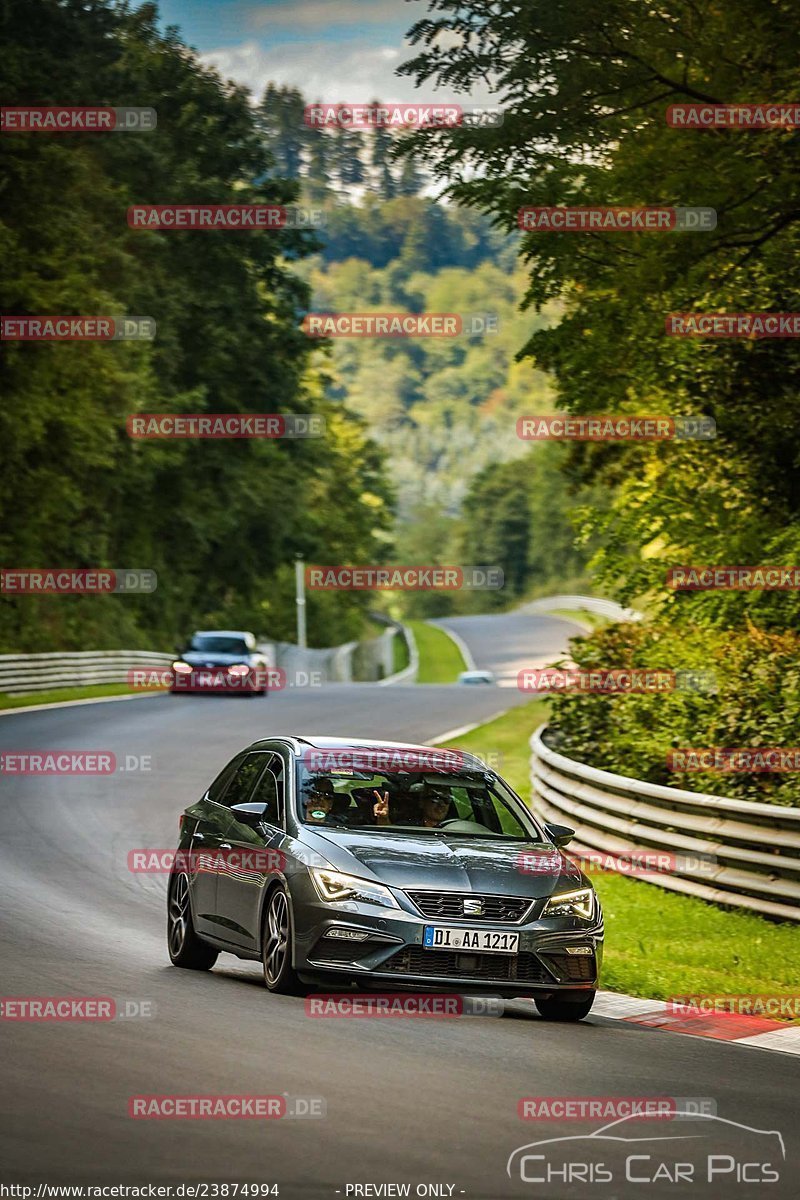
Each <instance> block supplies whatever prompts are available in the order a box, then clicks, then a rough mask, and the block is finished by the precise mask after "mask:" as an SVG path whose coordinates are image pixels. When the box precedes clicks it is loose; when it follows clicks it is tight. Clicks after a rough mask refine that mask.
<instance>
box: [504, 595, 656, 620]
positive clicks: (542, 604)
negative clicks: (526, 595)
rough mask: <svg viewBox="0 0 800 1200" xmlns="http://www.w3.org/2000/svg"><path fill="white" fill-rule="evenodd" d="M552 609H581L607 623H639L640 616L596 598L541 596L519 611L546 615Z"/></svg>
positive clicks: (613, 603) (637, 613)
mask: <svg viewBox="0 0 800 1200" xmlns="http://www.w3.org/2000/svg"><path fill="white" fill-rule="evenodd" d="M554 608H567V609H583V610H584V611H585V612H593V613H597V614H598V616H601V617H608V619H609V621H641V619H642V614H641V613H640V612H637V611H636V609H635V608H623V606H622V605H621V604H617V602H616V600H600V599H598V597H597V596H543V597H542V599H541V600H531V601H530V602H529V603H528V604H523V606H522V609H521V611H522V612H526V613H536V612H540V613H548V612H552V610H553V609H554Z"/></svg>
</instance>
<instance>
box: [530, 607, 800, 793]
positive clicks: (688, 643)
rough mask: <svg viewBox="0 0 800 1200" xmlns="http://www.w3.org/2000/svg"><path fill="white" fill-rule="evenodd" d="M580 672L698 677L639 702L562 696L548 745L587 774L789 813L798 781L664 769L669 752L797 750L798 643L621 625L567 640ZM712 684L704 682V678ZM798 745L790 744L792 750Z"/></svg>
mask: <svg viewBox="0 0 800 1200" xmlns="http://www.w3.org/2000/svg"><path fill="white" fill-rule="evenodd" d="M570 646H571V650H572V654H573V657H574V660H575V662H576V663H577V664H578V665H579V666H581V667H584V668H615V667H624V668H631V667H639V668H650V669H660V670H676V671H684V670H685V671H688V672H692V673H695V672H696V673H697V675H698V679H697V681H696V682H695V685H694V687H693V688H686V689H680V690H675V691H663V692H651V693H647V694H644V695H632V694H628V695H596V694H585V695H583V694H576V695H560V696H558V697H557V698H556V699H555V700H554V702H553V719H552V723H551V726H550V736H549V738H548V740H549V743H550V745H552V746H553V747H554V748H555V749H558V750H559V751H561V752H562V753H564V754H567V755H569V756H570V757H573V758H577V759H579V760H581V761H583V762H587V763H590V764H591V765H592V766H596V767H602V768H604V769H606V770H610V771H616V772H618V773H619V774H622V775H631V776H635V777H636V778H638V779H644V780H647V781H649V782H652V783H660V784H668V785H672V786H673V787H681V788H687V789H689V790H691V791H705V792H711V793H715V794H717V795H721V796H733V797H738V798H740V799H744V800H754V801H756V800H757V801H761V802H766V803H768V804H781V805H785V806H794V805H797V804H798V801H799V800H800V773H797V772H780V773H758V772H748V773H745V772H741V773H738V772H722V771H691V772H685V771H683V772H678V771H673V770H670V769H669V768H668V766H667V754H668V752H669V751H670V750H671V749H673V748H674V747H711V746H720V747H737V748H739V747H759V746H791V745H792V744H797V740H798V739H797V737H796V734H795V731H796V730H797V729H798V727H800V721H798V717H800V637H798V635H797V634H795V633H791V632H784V633H774V632H765V631H764V630H759V629H757V628H755V627H753V626H751V627H750V628H749V629H747V630H734V631H730V630H729V631H721V630H709V629H703V628H700V627H696V628H694V629H686V628H683V627H678V628H675V627H667V626H661V625H658V624H654V623H650V622H643V623H642V624H619V625H612V626H609V627H607V628H604V629H600V630H597V631H596V632H595V633H593V634H591V635H589V636H587V637H579V638H573V639H572V641H571V643H570ZM706 676H708V677H710V682H706V683H704V678H705V677H706ZM793 739H794V741H793Z"/></svg>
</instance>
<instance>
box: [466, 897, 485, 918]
mask: <svg viewBox="0 0 800 1200" xmlns="http://www.w3.org/2000/svg"><path fill="white" fill-rule="evenodd" d="M464 916H465V917H482V916H483V901H482V900H465V901H464Z"/></svg>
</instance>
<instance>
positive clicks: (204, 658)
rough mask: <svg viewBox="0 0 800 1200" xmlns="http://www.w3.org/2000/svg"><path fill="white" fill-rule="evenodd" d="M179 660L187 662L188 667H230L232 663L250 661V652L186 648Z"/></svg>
mask: <svg viewBox="0 0 800 1200" xmlns="http://www.w3.org/2000/svg"><path fill="white" fill-rule="evenodd" d="M178 661H180V662H185V663H188V664H189V666H190V667H231V666H233V664H234V663H247V664H248V665H249V663H250V654H249V653H247V654H218V653H215V652H214V651H210V652H208V653H207V652H205V651H203V650H187V651H186V653H185V654H182V655H181V656H180V659H179V660H178Z"/></svg>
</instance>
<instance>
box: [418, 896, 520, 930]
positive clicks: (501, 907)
mask: <svg viewBox="0 0 800 1200" xmlns="http://www.w3.org/2000/svg"><path fill="white" fill-rule="evenodd" d="M406 894H407V895H408V898H409V900H410V901H411V903H412V904H413V905H414V906H415V907H416V908H418V909H419V911H420V912H421V913H422V915H423V917H445V918H446V919H449V920H451V921H506V922H510V923H511V924H514V925H517V924H519V922H520V921H522V920H523V919H524V918H525V917H526V916H527V914H528V912H529V911H530V909H531V906H532V905H533V903H534V901H533V900H531V899H529V898H528V897H527V896H490V895H486V894H484V893H482V892H427V891H426V892H407V893H406ZM478 909H479V910H480V911H470V910H478Z"/></svg>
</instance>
